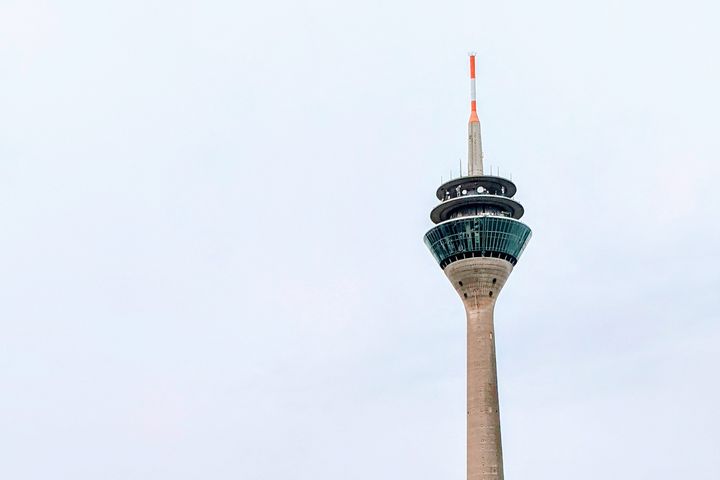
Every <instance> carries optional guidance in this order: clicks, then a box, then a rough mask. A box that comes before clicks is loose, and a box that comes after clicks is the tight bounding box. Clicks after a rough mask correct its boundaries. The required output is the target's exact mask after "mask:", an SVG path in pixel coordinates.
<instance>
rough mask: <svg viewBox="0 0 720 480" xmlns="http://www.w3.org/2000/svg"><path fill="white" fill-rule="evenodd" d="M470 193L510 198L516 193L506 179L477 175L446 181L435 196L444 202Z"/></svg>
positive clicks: (514, 187)
mask: <svg viewBox="0 0 720 480" xmlns="http://www.w3.org/2000/svg"><path fill="white" fill-rule="evenodd" d="M471 192H474V193H479V194H483V193H486V194H490V195H501V196H503V197H508V198H512V197H513V195H515V193H516V192H517V187H516V186H515V184H514V183H513V182H512V181H511V180H508V179H507V178H503V177H496V176H494V175H477V176H468V177H458V178H454V179H452V180H450V181H447V182H445V183H443V184H442V185H440V186H439V187H438V189H437V192H436V193H435V195H436V196H437V199H438V200H442V201H445V200H450V199H451V198H455V197H459V196H461V195H467V194H468V193H471Z"/></svg>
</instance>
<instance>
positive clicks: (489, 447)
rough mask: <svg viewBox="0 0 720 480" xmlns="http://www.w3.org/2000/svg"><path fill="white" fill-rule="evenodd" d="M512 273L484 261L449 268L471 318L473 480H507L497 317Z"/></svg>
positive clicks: (469, 380)
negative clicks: (498, 304)
mask: <svg viewBox="0 0 720 480" xmlns="http://www.w3.org/2000/svg"><path fill="white" fill-rule="evenodd" d="M510 272H512V265H511V264H510V262H507V261H505V260H500V259H497V258H482V257H480V258H469V259H465V260H458V261H456V262H453V263H451V264H450V265H448V266H447V267H446V268H445V274H446V275H447V276H448V278H449V279H450V281H451V282H452V284H453V286H454V287H455V290H457V292H458V293H459V294H460V298H461V299H462V301H463V303H464V304H465V312H466V314H467V478H468V480H503V460H502V441H501V438H500V406H499V402H498V385H497V366H496V363H495V327H494V322H493V311H494V309H495V300H496V299H497V297H498V294H499V293H500V290H501V289H502V287H503V285H505V281H506V280H507V278H508V276H509V275H510Z"/></svg>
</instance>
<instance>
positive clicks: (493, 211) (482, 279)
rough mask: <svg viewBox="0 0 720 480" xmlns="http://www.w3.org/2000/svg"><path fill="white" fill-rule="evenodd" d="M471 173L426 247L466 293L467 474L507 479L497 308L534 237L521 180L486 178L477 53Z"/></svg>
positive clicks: (448, 185)
mask: <svg viewBox="0 0 720 480" xmlns="http://www.w3.org/2000/svg"><path fill="white" fill-rule="evenodd" d="M470 95H471V97H470V98H471V100H470V105H471V107H470V122H469V124H468V176H465V177H463V176H462V174H461V176H460V177H459V178H455V179H452V180H450V181H448V182H445V183H443V184H442V185H440V187H439V188H438V190H437V193H436V194H437V198H438V200H440V204H439V205H437V206H436V207H435V208H433V209H432V211H431V212H430V219H431V220H432V221H433V223H435V224H436V225H435V227H433V228H432V229H431V230H430V231H429V232H427V233H426V234H425V244H426V245H427V246H428V248H429V249H430V251H431V252H432V254H433V256H434V257H435V259H436V260H437V261H438V263H439V264H440V268H442V269H443V271H444V272H445V275H446V276H447V277H448V279H449V280H450V282H451V283H452V285H453V287H454V288H455V290H456V291H457V292H458V294H459V295H460V299H461V300H462V301H463V304H464V305H465V313H466V316H467V478H468V480H503V460H502V442H501V439H500V408H499V402H498V384H497V367H496V361H495V328H494V319H493V317H494V313H493V312H494V310H495V302H496V301H497V297H498V294H499V293H500V290H502V287H503V285H505V282H506V281H507V279H508V276H510V272H512V269H513V267H514V266H515V265H516V264H517V261H518V259H519V258H520V255H521V254H522V252H523V250H524V249H525V246H526V245H527V242H528V240H530V236H531V235H532V233H531V231H530V228H529V227H528V226H527V225H525V224H524V223H522V222H520V221H519V219H520V217H522V216H523V213H524V210H523V207H522V205H520V203H518V202H517V201H516V200H514V199H513V198H512V197H513V195H515V192H516V191H517V188H516V187H515V184H514V183H513V182H512V181H510V180H508V179H506V178H502V177H500V176H493V175H484V173H483V154H482V142H481V141H480V120H479V118H478V115H477V104H476V100H475V54H470Z"/></svg>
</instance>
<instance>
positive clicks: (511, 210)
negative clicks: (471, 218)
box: [430, 194, 525, 223]
mask: <svg viewBox="0 0 720 480" xmlns="http://www.w3.org/2000/svg"><path fill="white" fill-rule="evenodd" d="M474 205H476V206H485V205H487V206H491V207H496V208H498V209H499V210H501V211H504V212H507V213H508V215H509V216H510V217H512V218H514V219H516V220H517V219H519V218H520V217H522V216H523V214H524V213H525V209H524V208H523V206H522V205H520V203H519V202H516V201H515V200H513V199H512V198H508V197H503V196H501V195H485V194H483V195H479V194H474V195H464V196H460V197H455V198H451V199H450V200H445V201H444V202H442V203H441V204H440V205H438V206H436V207H435V208H433V209H432V211H431V212H430V219H431V220H432V221H433V223H440V222H443V221H445V220H447V219H448V218H450V214H451V213H452V212H453V211H456V210H458V209H461V208H463V207H470V206H474Z"/></svg>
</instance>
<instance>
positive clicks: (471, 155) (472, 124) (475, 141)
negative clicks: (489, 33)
mask: <svg viewBox="0 0 720 480" xmlns="http://www.w3.org/2000/svg"><path fill="white" fill-rule="evenodd" d="M469 55H470V121H469V122H468V175H471V176H473V175H482V174H483V154H482V140H481V138H480V118H478V114H477V97H476V92H475V52H470V54H469Z"/></svg>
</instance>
